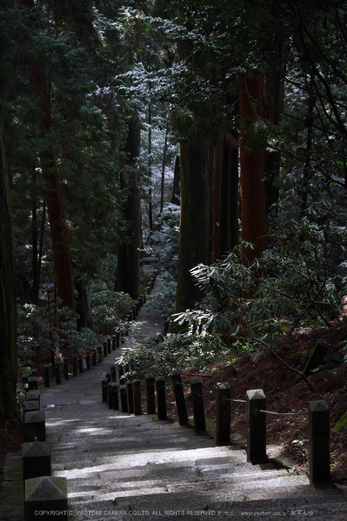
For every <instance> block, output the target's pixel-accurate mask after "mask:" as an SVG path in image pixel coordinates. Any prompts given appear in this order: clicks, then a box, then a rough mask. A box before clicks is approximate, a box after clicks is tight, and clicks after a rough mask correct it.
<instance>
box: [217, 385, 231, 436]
mask: <svg viewBox="0 0 347 521" xmlns="http://www.w3.org/2000/svg"><path fill="white" fill-rule="evenodd" d="M230 398H231V387H230V384H228V383H226V382H224V383H218V384H217V401H216V408H217V419H216V445H217V446H220V445H230V414H231V404H230Z"/></svg>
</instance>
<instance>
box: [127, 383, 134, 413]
mask: <svg viewBox="0 0 347 521" xmlns="http://www.w3.org/2000/svg"><path fill="white" fill-rule="evenodd" d="M126 387H127V397H128V413H129V414H134V392H133V383H132V382H127V384H126Z"/></svg>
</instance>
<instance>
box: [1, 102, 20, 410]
mask: <svg viewBox="0 0 347 521" xmlns="http://www.w3.org/2000/svg"><path fill="white" fill-rule="evenodd" d="M3 137H4V132H3V125H2V116H1V104H0V360H1V363H0V418H1V419H7V418H10V419H15V417H16V411H17V407H16V382H17V308H16V273H15V261H14V253H13V234H12V218H11V201H10V187H9V179H8V171H7V163H6V155H5V145H4V138H3Z"/></svg>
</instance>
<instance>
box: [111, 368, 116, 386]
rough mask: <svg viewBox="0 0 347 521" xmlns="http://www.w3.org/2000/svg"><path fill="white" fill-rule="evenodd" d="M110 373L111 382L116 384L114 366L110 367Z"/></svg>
mask: <svg viewBox="0 0 347 521" xmlns="http://www.w3.org/2000/svg"><path fill="white" fill-rule="evenodd" d="M110 372H111V382H116V379H117V377H116V366H115V365H113V366H112V367H110Z"/></svg>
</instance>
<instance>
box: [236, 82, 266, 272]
mask: <svg viewBox="0 0 347 521" xmlns="http://www.w3.org/2000/svg"><path fill="white" fill-rule="evenodd" d="M240 94H241V95H240V123H241V125H240V126H241V136H242V139H241V145H240V166H241V222H242V240H243V241H247V242H250V243H252V244H253V245H254V249H250V248H245V247H243V248H242V264H243V265H244V266H249V265H250V264H251V263H252V262H253V261H254V259H256V258H257V257H259V256H260V255H261V253H262V252H263V251H264V250H265V247H266V239H265V233H266V215H265V183H264V181H263V180H262V175H263V172H264V160H263V152H262V151H261V150H256V147H257V146H258V144H256V143H253V142H251V138H248V137H247V131H249V130H250V129H251V127H252V125H254V123H255V122H256V121H257V120H261V117H262V113H261V102H262V77H261V74H260V73H258V72H256V73H254V74H253V76H252V77H251V78H248V77H246V76H245V77H244V78H243V81H242V84H241V93H240ZM248 140H249V143H248Z"/></svg>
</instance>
